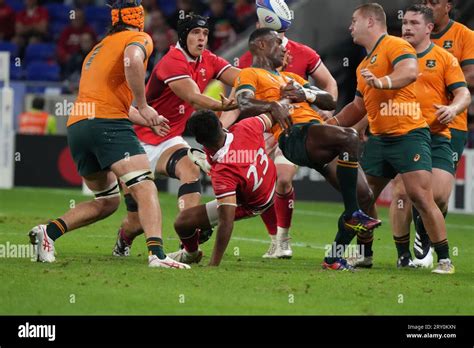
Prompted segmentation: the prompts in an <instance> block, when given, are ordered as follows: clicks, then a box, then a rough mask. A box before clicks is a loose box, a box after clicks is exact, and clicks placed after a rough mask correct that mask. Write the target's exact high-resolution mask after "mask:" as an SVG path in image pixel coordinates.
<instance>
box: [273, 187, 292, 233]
mask: <svg viewBox="0 0 474 348" xmlns="http://www.w3.org/2000/svg"><path fill="white" fill-rule="evenodd" d="M294 205H295V190H293V188H292V189H291V191H290V192H288V193H285V194H283V195H280V194H279V193H277V194H276V195H275V210H276V216H277V224H278V227H281V228H290V226H291V217H292V216H293V207H294Z"/></svg>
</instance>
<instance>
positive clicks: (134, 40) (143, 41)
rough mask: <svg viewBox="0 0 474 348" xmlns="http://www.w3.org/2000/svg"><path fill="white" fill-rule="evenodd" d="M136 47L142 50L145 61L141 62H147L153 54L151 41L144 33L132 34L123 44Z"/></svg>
mask: <svg viewBox="0 0 474 348" xmlns="http://www.w3.org/2000/svg"><path fill="white" fill-rule="evenodd" d="M132 45H134V46H138V47H140V48H141V49H142V51H143V54H144V55H145V59H144V60H143V61H147V60H148V58H150V55H151V53H152V52H153V40H152V39H151V38H150V35H148V34H147V33H145V32H133V35H130V37H129V38H128V39H127V41H126V42H125V46H126V47H128V46H132Z"/></svg>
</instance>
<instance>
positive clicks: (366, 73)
mask: <svg viewBox="0 0 474 348" xmlns="http://www.w3.org/2000/svg"><path fill="white" fill-rule="evenodd" d="M360 74H361V75H362V77H363V78H364V79H365V81H366V82H367V84H368V85H369V86H370V87H373V88H377V89H382V88H383V83H382V81H381V80H380V79H379V78H377V77H376V76H375V75H374V74H372V72H370V70H369V69H362V70H361V71H360Z"/></svg>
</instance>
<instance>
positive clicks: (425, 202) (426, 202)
mask: <svg viewBox="0 0 474 348" xmlns="http://www.w3.org/2000/svg"><path fill="white" fill-rule="evenodd" d="M407 196H408V197H407V198H408V199H410V201H411V202H412V203H413V205H414V206H415V208H416V209H417V210H418V211H419V212H427V211H428V210H429V209H430V208H431V207H432V206H433V203H434V202H433V198H432V195H430V194H429V193H428V192H426V191H425V190H413V191H412V192H409V193H408V195H407Z"/></svg>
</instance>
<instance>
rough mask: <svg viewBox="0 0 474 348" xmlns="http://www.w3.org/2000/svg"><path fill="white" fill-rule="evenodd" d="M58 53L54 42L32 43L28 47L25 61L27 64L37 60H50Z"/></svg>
mask: <svg viewBox="0 0 474 348" xmlns="http://www.w3.org/2000/svg"><path fill="white" fill-rule="evenodd" d="M55 55H56V45H55V44H53V43H37V44H30V45H28V47H26V52H25V61H26V63H27V64H29V63H31V62H37V61H43V62H45V61H48V60H51V59H53V58H54V56H55Z"/></svg>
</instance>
